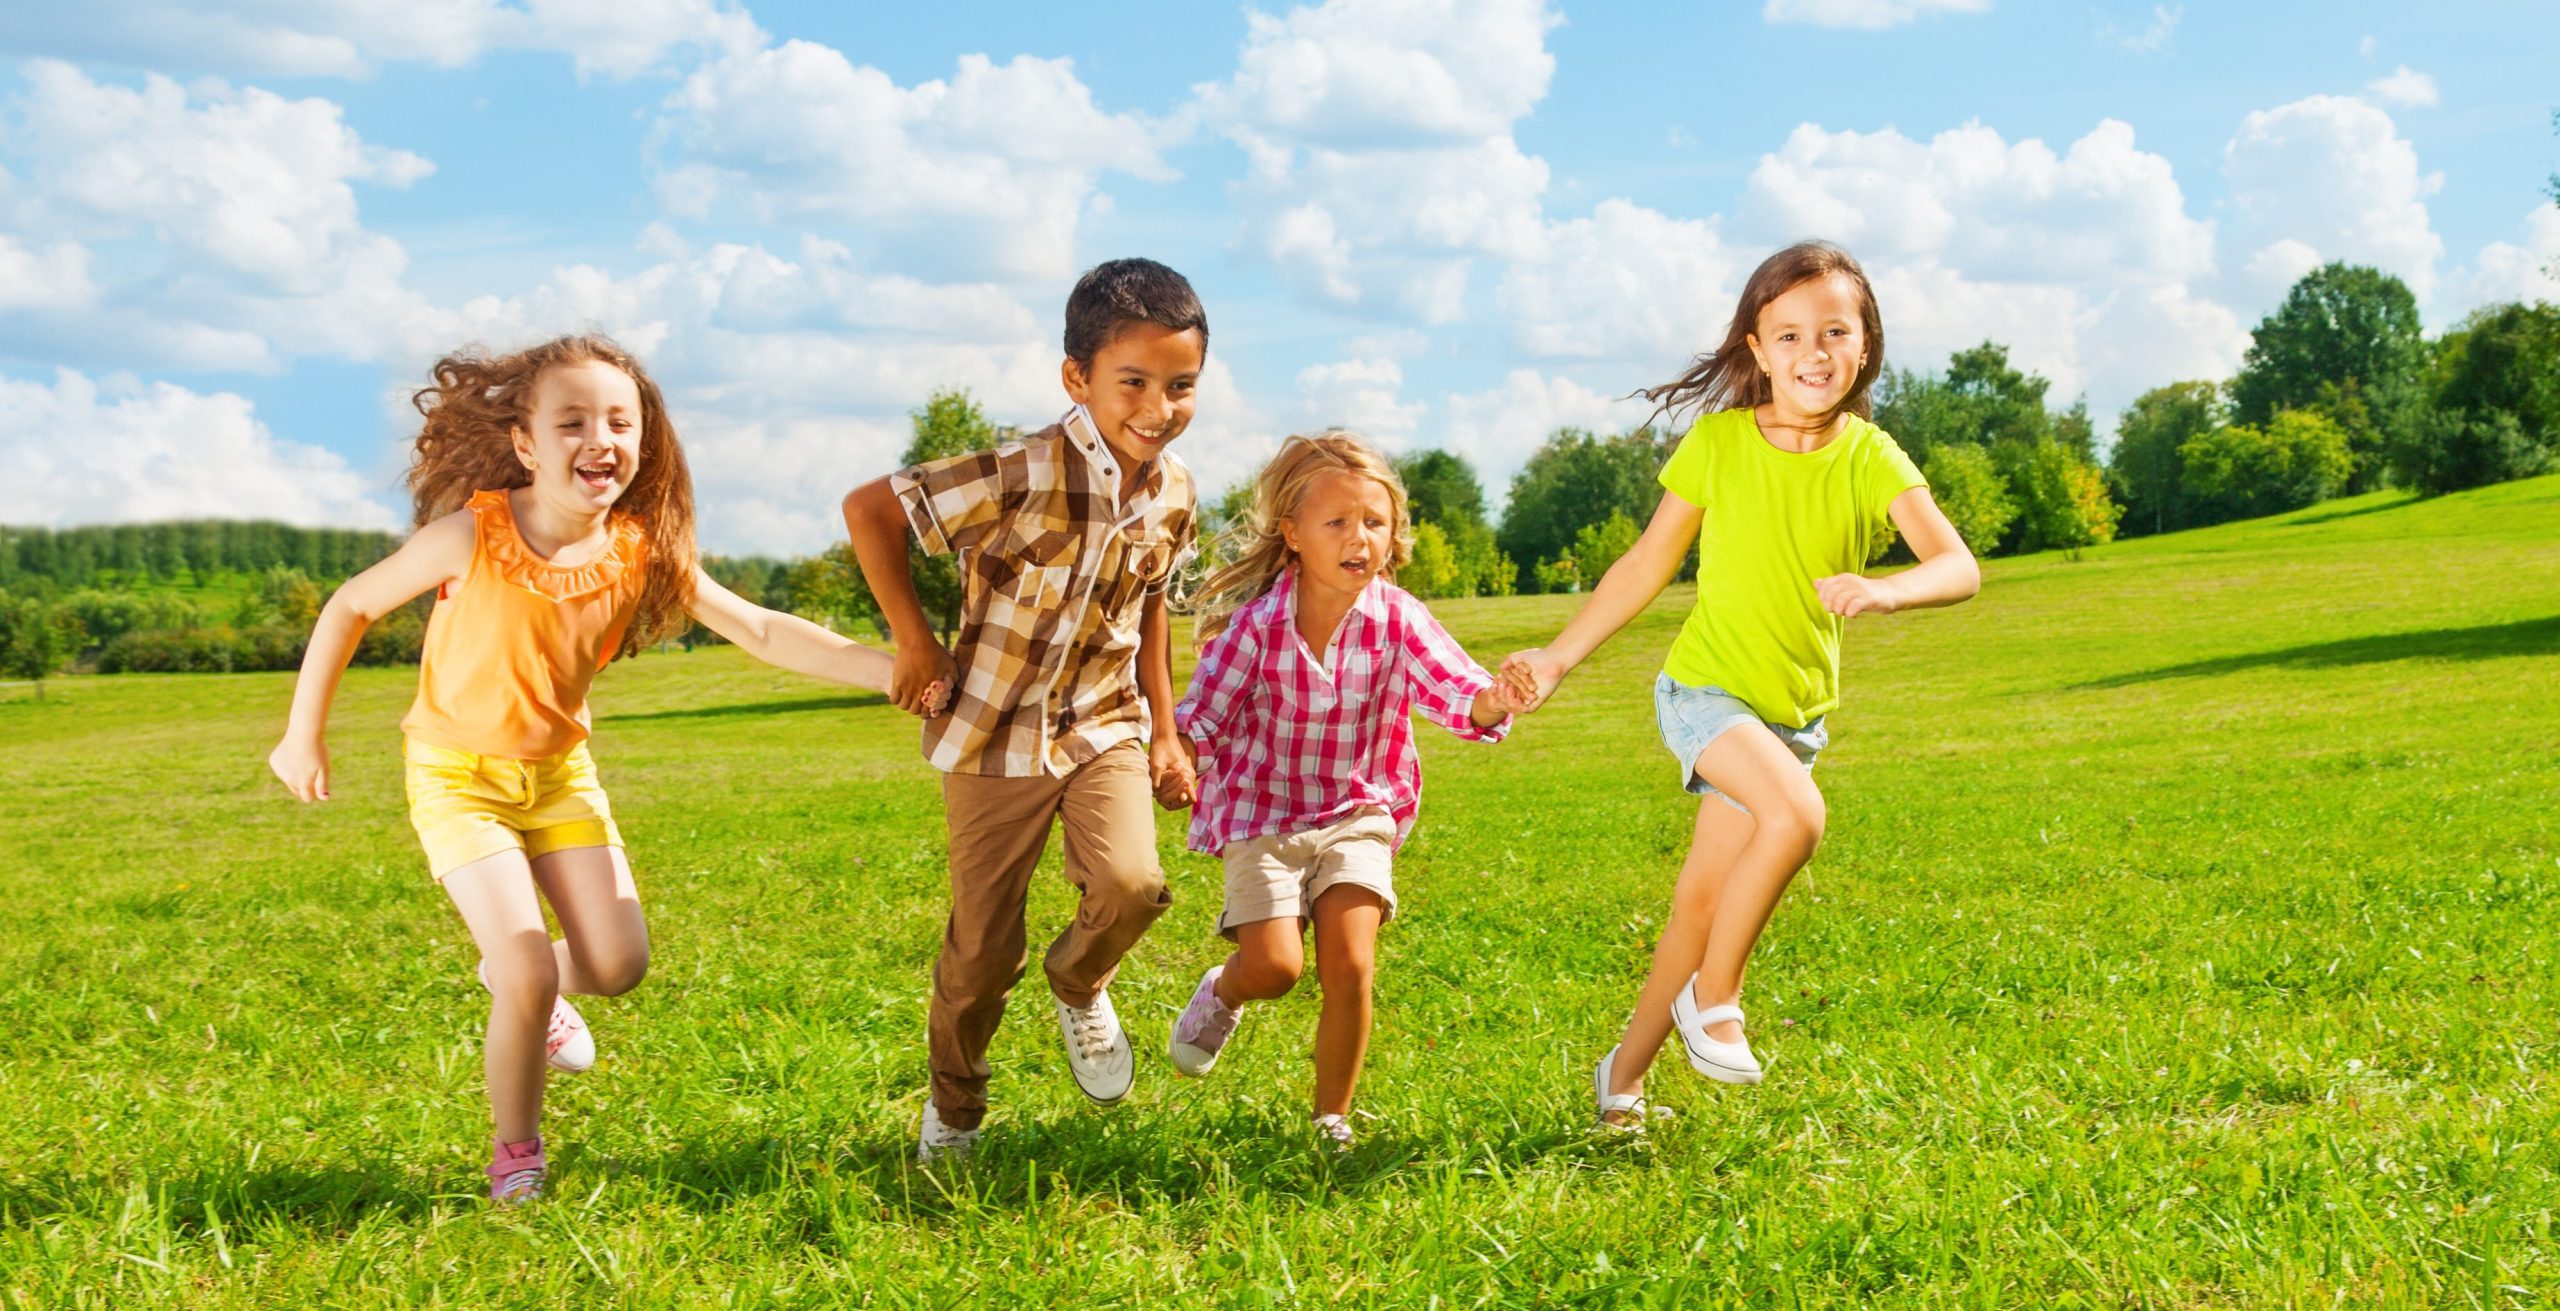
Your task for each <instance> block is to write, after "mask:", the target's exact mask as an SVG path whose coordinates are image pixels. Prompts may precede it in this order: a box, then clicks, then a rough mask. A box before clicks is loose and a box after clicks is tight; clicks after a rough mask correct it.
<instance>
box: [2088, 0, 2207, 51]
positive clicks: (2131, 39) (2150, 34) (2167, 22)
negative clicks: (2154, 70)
mask: <svg viewBox="0 0 2560 1311" xmlns="http://www.w3.org/2000/svg"><path fill="white" fill-rule="evenodd" d="M2186 16H2187V7H2186V6H2185V5H2153V6H2152V7H2151V25H2150V26H2149V27H2146V28H2144V29H2142V30H2141V31H2139V32H2126V31H2122V30H2120V29H2118V28H2117V27H2116V25H2115V24H2114V23H2112V22H2109V23H2105V24H2103V25H2102V26H2100V28H2099V29H2098V35H2099V36H2100V37H2101V38H2102V39H2104V40H2106V41H2107V42H2109V43H2111V44H2113V45H2115V46H2116V47H2118V48H2119V49H2123V50H2130V51H2132V52H2133V53H2135V54H2137V55H2156V54H2158V53H2160V52H2161V51H2163V50H2166V49H2168V48H2169V42H2170V41H2171V39H2173V38H2174V37H2176V36H2177V34H2178V23H2179V22H2180V21H2181V20H2183V19H2184V18H2185V17H2186Z"/></svg>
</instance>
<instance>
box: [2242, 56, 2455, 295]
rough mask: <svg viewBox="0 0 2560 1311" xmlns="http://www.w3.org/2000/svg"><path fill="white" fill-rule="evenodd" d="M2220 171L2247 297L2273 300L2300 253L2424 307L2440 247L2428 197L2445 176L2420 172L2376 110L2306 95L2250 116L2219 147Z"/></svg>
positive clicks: (2414, 156)
mask: <svg viewBox="0 0 2560 1311" xmlns="http://www.w3.org/2000/svg"><path fill="white" fill-rule="evenodd" d="M2223 172H2224V174H2225V175H2226V176H2228V177H2229V179H2230V183H2231V203H2232V208H2233V210H2234V212H2235V214H2236V216H2237V222H2236V227H2237V228H2238V233H2237V236H2238V239H2239V241H2240V243H2241V248H2242V249H2244V250H2248V251H2250V252H2251V254H2250V256H2249V259H2248V262H2247V264H2246V268H2247V269H2248V270H2249V272H2250V273H2251V274H2252V278H2251V283H2252V285H2251V286H2250V287H2249V288H2248V290H2249V291H2250V292H2251V293H2252V295H2253V296H2254V297H2257V298H2262V299H2264V300H2266V301H2268V302H2270V303H2272V301H2273V300H2274V298H2275V297H2276V296H2279V295H2281V294H2283V291H2284V288H2285V286H2286V285H2288V282H2278V281H2274V280H2273V275H2275V274H2278V273H2280V272H2282V271H2284V270H2285V269H2287V268H2288V267H2290V266H2291V265H2294V264H2298V263H2300V262H2301V260H2302V259H2303V258H2305V257H2306V256H2307V257H2308V258H2310V259H2311V260H2313V261H2314V262H2316V263H2326V262H2329V261H2331V260H2350V261H2353V262H2355V263H2358V264H2370V265H2373V266H2374V267H2376V268H2379V269H2382V270H2383V271H2385V272H2387V273H2393V274H2396V275H2398V276H2399V277H2400V278H2401V280H2403V281H2405V282H2407V283H2408V284H2409V289H2410V290H2412V291H2414V292H2416V293H2417V295H2418V299H2419V301H2420V302H2422V303H2423V302H2425V301H2426V300H2427V299H2428V298H2429V297H2430V295H2431V294H2432V293H2433V290H2434V287H2435V280H2436V261H2437V260H2438V259H2439V258H2441V257H2442V256H2443V254H2444V242H2443V240H2442V239H2441V238H2439V237H2437V235H2436V233H2435V229H2434V227H2433V226H2432V225H2431V223H2430V222H2429V219H2428V216H2427V203H2426V200H2427V197H2428V196H2430V195H2433V194H2434V193H2435V191H2436V190H2437V188H2439V187H2441V186H2442V185H2443V182H2444V179H2443V177H2442V175H2440V174H2422V173H2420V172H2419V170H2418V152H2417V148H2416V147H2414V146H2412V145H2410V144H2409V142H2408V141H2407V140H2406V139H2405V138H2403V137H2401V136H2400V134H2399V130H2398V129H2397V128H2396V127H2395V126H2394V125H2393V124H2392V121H2391V115H2389V114H2388V113H2385V112H2383V110H2381V109H2380V108H2378V107H2376V106H2374V105H2371V104H2368V103H2366V102H2365V101H2362V100H2358V99H2354V98H2352V97H2348V96H2311V97H2308V98H2306V99H2302V100H2297V101H2294V102H2292V103H2291V104H2286V105H2279V106H2277V107H2276V108H2274V109H2263V110H2258V111H2256V112H2254V113H2251V114H2250V115H2249V116H2248V117H2247V118H2245V119H2242V120H2241V123H2240V129H2239V131H2238V132H2236V133H2235V134H2233V136H2232V138H2231V142H2230V144H2229V145H2228V146H2226V147H2225V148H2224V151H2223ZM2288 242H2289V243H2292V244H2291V245H2285V244H2283V243H2288Z"/></svg>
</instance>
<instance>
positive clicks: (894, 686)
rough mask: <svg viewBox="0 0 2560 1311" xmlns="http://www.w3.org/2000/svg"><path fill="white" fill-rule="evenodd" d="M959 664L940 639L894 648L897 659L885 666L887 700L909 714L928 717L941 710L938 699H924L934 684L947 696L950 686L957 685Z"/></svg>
mask: <svg viewBox="0 0 2560 1311" xmlns="http://www.w3.org/2000/svg"><path fill="white" fill-rule="evenodd" d="M959 677H960V667H959V666H958V665H957V664H954V663H953V662H952V659H951V653H950V652H949V651H946V650H943V649H942V643H940V642H936V641H934V640H932V639H931V638H927V639H925V640H924V641H922V642H918V643H916V644H915V645H914V646H912V647H909V646H901V647H899V648H898V658H897V663H895V664H894V665H891V666H890V668H889V700H890V701H891V702H893V703H894V704H896V706H897V707H898V708H899V709H900V710H903V711H906V712H907V713H908V714H910V715H916V716H919V717H923V718H931V717H932V716H934V715H938V714H940V713H942V709H943V707H942V706H941V705H940V704H939V702H938V701H933V700H928V698H929V697H930V696H931V695H932V692H933V689H934V687H935V685H937V684H939V685H940V686H941V687H942V689H943V692H944V697H943V698H942V699H945V700H947V699H948V696H949V693H950V690H951V689H952V688H953V687H955V686H957V685H958V682H959Z"/></svg>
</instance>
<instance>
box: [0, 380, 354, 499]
mask: <svg viewBox="0 0 2560 1311" xmlns="http://www.w3.org/2000/svg"><path fill="white" fill-rule="evenodd" d="M379 490H380V489H378V488H376V487H375V486H373V485H372V483H371V481H370V480H369V479H367V478H365V477H364V476H362V475H360V474H358V473H357V472H356V471H355V470H353V469H351V468H349V467H348V466H347V462H346V461H345V460H344V459H342V458H340V457H339V456H338V455H336V454H334V453H332V452H329V451H326V450H322V449H321V448H319V447H317V446H306V445H303V444H301V443H298V442H289V441H280V440H278V439H277V438H276V437H275V435H274V434H273V433H270V432H269V431H267V426H266V425H265V424H264V423H261V422H259V420H258V418H257V416H256V415H255V414H254V413H252V411H251V407H250V404H249V402H248V401H247V400H246V399H245V398H243V397H240V396H237V395H233V394H231V393H229V392H217V393H213V394H210V395H206V394H201V393H197V392H193V391H189V390H187V389H186V388H184V387H179V386H175V385H173V384H170V383H166V382H157V383H150V384H147V385H146V384H142V383H139V382H136V381H134V380H133V379H131V378H130V377H121V376H120V377H111V378H109V379H107V380H105V381H103V382H101V381H100V380H96V379H92V378H90V377H89V376H87V375H85V374H82V373H78V372H74V371H72V370H69V369H64V370H60V371H58V372H57V373H56V374H55V375H54V380H53V382H52V383H51V384H46V383H41V382H32V381H24V380H19V379H13V378H0V523H19V524H41V525H46V526H62V525H69V524H82V523H99V522H120V521H127V520H135V519H175V518H190V517H202V518H239V517H243V516H248V515H256V516H258V517H260V518H268V519H281V520H284V521H285V522H287V523H296V524H305V525H312V526H324V525H333V526H352V527H362V528H385V529H387V528H392V527H395V526H396V525H397V524H398V522H399V516H398V515H396V514H394V513H393V512H392V511H391V510H390V508H389V507H388V506H386V505H385V504H384V503H383V502H382V500H381V499H379V497H378V496H377V493H378V491H379Z"/></svg>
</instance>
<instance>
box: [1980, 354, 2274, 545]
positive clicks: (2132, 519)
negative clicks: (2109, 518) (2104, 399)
mask: <svg viewBox="0 0 2560 1311" xmlns="http://www.w3.org/2000/svg"><path fill="white" fill-rule="evenodd" d="M2223 422H2224V419H2223V407H2222V389H2221V388H2220V387H2219V386H2216V385H2215V384H2213V383H2210V382H2173V383H2170V384H2169V385H2167V386H2165V387H2154V388H2152V389H2151V390H2149V391H2147V392H2144V393H2142V394H2141V395H2140V396H2137V397H2134V398H2133V404H2131V405H2128V406H2126V407H2125V411H2124V415H2123V417H2121V418H2119V419H2117V420H2116V444H2115V449H2114V450H2113V451H2111V452H2109V453H2108V456H2107V479H2108V481H2109V482H2111V483H2113V484H2114V485H2115V490H2116V495H2117V496H2119V497H2121V498H2122V499H2123V501H2124V527H2125V529H2126V533H2127V535H2128V536H2138V535H2140V534H2144V533H2165V532H2172V531H2175V530H2177V529H2180V528H2187V527H2191V526H2193V525H2194V522H2195V521H2194V520H2193V519H2191V518H2190V517H2189V509H2188V505H2187V494H2186V463H2185V462H2184V461H2183V460H2181V459H2180V458H2179V457H2178V448H2179V447H2180V446H2183V445H2185V444H2186V443H2187V441H2188V439H2190V438H2192V437H2195V436H2197V435H2199V434H2202V433H2208V432H2211V431H2213V430H2214V429H2216V428H2219V427H2221V426H2222V425H2223ZM1931 481H1935V476H1934V475H1932V478H1931Z"/></svg>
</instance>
